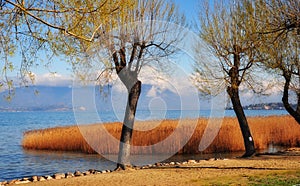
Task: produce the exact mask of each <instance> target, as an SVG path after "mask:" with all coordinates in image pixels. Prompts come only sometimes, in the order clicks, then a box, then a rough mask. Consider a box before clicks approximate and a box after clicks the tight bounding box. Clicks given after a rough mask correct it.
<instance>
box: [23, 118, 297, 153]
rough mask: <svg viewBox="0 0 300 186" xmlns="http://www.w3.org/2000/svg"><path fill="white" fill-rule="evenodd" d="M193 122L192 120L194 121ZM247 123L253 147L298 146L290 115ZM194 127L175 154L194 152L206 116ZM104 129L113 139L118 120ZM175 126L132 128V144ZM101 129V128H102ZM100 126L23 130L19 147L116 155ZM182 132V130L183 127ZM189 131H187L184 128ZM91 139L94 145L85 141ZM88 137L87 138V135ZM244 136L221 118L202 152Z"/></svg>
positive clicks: (239, 143) (224, 148)
mask: <svg viewBox="0 0 300 186" xmlns="http://www.w3.org/2000/svg"><path fill="white" fill-rule="evenodd" d="M191 121H192V120H191V119H185V120H183V121H181V122H183V125H184V126H185V127H187V128H188V127H189V123H190V122H191ZM193 121H195V120H193ZM248 121H249V126H250V129H251V131H252V135H253V138H254V141H255V148H256V149H266V148H268V145H269V144H273V145H279V146H285V147H296V146H300V125H299V124H297V122H296V121H295V120H294V119H293V118H291V117H290V116H268V117H249V118H248ZM151 122H154V123H155V124H156V123H157V122H156V121H144V122H136V125H145V126H149V125H151V124H153V123H151ZM197 122H198V124H197V127H196V130H195V131H194V133H193V135H192V137H191V138H190V140H189V141H188V143H187V144H185V145H184V147H183V148H182V149H181V150H180V151H179V152H178V154H197V153H200V152H199V151H198V146H199V143H200V140H201V137H202V135H203V132H204V130H205V127H206V125H207V122H208V119H205V118H199V119H198V121H197ZM104 126H105V129H106V130H107V131H108V132H109V133H110V134H111V135H112V136H114V137H115V138H116V139H119V138H120V134H121V128H122V124H121V123H107V124H104ZM177 126H178V120H163V121H162V122H160V124H159V126H157V127H155V128H154V129H152V130H148V131H134V132H133V144H134V145H136V146H137V145H138V146H149V145H151V144H156V143H158V142H160V141H163V140H164V139H166V138H167V137H168V136H169V135H170V134H172V132H173V131H174V130H175V129H176V127H177ZM101 129H102V130H101ZM102 131H103V128H102V127H100V125H99V124H92V125H83V126H80V129H79V127H78V126H68V127H56V128H49V129H43V130H33V131H28V132H25V133H24V138H23V141H22V146H23V148H24V149H35V150H55V151H77V152H84V153H95V151H94V150H93V148H94V149H97V151H98V152H101V153H104V154H117V152H118V144H116V143H114V142H112V140H109V139H106V138H105V137H103V135H101V132H102ZM184 131H185V130H184ZM186 131H188V130H186ZM82 134H84V136H88V141H89V142H90V141H93V143H90V144H92V146H93V148H91V147H90V145H89V144H88V143H87V142H86V140H85V138H84V137H83V135H82ZM176 135H177V136H176V140H174V141H172V142H171V144H170V143H166V144H165V146H163V148H160V149H155V148H153V149H151V150H150V151H149V149H143V148H138V150H136V149H133V150H132V152H131V153H132V154H148V153H153V152H155V153H157V152H159V153H166V152H169V151H170V150H172V148H173V149H174V148H175V147H178V146H179V145H180V142H181V141H180V139H182V138H183V136H185V135H187V134H186V133H185V132H182V133H180V134H176ZM86 139H87V138H86ZM243 150H244V146H243V139H242V134H241V132H240V128H239V125H238V122H237V119H236V118H224V120H223V124H222V127H221V130H220V131H219V133H218V135H217V137H216V138H215V139H214V141H213V143H212V144H211V145H210V146H209V147H208V148H207V149H206V150H205V151H204V153H216V152H234V151H243Z"/></svg>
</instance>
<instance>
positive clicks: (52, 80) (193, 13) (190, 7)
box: [15, 0, 279, 100]
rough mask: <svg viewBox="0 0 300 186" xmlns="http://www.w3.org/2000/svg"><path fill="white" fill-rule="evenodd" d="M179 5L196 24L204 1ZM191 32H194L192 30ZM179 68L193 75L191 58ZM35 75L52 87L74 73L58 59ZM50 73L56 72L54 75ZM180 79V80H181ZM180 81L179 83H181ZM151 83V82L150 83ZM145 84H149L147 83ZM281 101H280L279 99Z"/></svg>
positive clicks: (191, 0)
mask: <svg viewBox="0 0 300 186" xmlns="http://www.w3.org/2000/svg"><path fill="white" fill-rule="evenodd" d="M174 1H175V3H176V4H177V5H178V7H179V10H180V11H181V12H182V13H184V14H185V16H186V18H187V21H188V22H189V23H194V22H196V21H197V19H198V13H199V12H198V11H199V8H200V5H201V2H202V1H200V0H199V1H198V0H174ZM191 32H193V31H192V30H191ZM15 59H16V60H19V59H20V57H19V56H17V57H15ZM177 61H179V63H178V64H179V66H178V67H177V68H181V69H183V70H184V72H185V73H186V74H185V75H188V74H191V73H192V63H193V61H192V60H191V58H190V57H188V56H182V57H180V58H179V59H177ZM32 71H33V73H34V74H36V82H35V84H37V85H50V86H63V85H68V86H70V85H72V80H73V73H72V71H71V66H70V64H68V63H67V62H66V61H65V59H63V58H62V57H58V58H55V59H53V61H52V63H50V65H49V68H43V67H37V68H33V69H32ZM50 72H56V74H52V73H50ZM179 79H180V78H179ZM179 79H178V80H177V81H179ZM149 82H151V80H150V81H149ZM145 83H148V82H147V81H146V82H145ZM245 95H246V96H247V97H253V95H251V94H249V93H247V94H245ZM270 99H271V100H277V99H278V97H276V96H275V97H274V98H270ZM278 100H279V99H278Z"/></svg>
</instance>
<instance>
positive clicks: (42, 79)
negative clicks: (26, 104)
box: [35, 73, 73, 86]
mask: <svg viewBox="0 0 300 186" xmlns="http://www.w3.org/2000/svg"><path fill="white" fill-rule="evenodd" d="M72 81H73V79H72V78H71V77H70V76H67V75H62V74H57V73H46V74H41V75H35V84H36V85H45V86H70V85H72Z"/></svg>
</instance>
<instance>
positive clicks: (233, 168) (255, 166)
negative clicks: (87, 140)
mask: <svg viewBox="0 0 300 186" xmlns="http://www.w3.org/2000/svg"><path fill="white" fill-rule="evenodd" d="M269 175H275V176H277V177H278V176H280V175H283V176H285V177H291V176H293V177H292V179H293V180H296V182H297V183H298V181H299V184H300V156H299V155H297V156H284V155H282V156H266V155H264V156H260V157H254V158H251V159H230V160H215V161H200V163H196V164H186V165H181V166H179V167H174V166H173V167H159V168H151V169H142V170H141V169H139V170H128V171H117V172H112V173H105V174H97V175H89V176H84V177H75V178H69V179H62V180H51V181H43V182H35V183H29V184H26V185H28V186H29V185H30V186H31V185H35V186H52V185H58V186H60V185H61V186H62V185H70V186H71V185H72V186H73V185H75V186H77V185H78V186H79V185H176V186H180V185H222V184H229V185H236V184H240V185H248V184H251V180H253V179H254V180H255V178H264V177H267V176H269Z"/></svg>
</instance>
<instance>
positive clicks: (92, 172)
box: [0, 158, 225, 186]
mask: <svg viewBox="0 0 300 186" xmlns="http://www.w3.org/2000/svg"><path fill="white" fill-rule="evenodd" d="M215 160H218V159H215V158H211V159H207V160H199V161H198V160H188V161H184V162H169V163H155V164H153V165H144V166H140V167H137V166H133V167H132V168H133V169H149V168H159V167H161V168H162V167H175V168H176V167H180V166H181V165H188V164H196V163H200V161H215ZM224 160H225V159H224ZM110 172H113V171H112V170H102V171H99V170H95V169H89V170H87V171H84V172H81V171H79V170H76V171H75V172H74V173H72V172H67V173H55V174H53V175H45V176H36V175H35V176H31V177H25V178H20V179H14V180H10V181H3V182H0V186H6V185H14V184H25V183H30V182H43V181H50V180H59V179H67V178H73V177H80V176H90V175H95V174H105V173H110Z"/></svg>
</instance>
